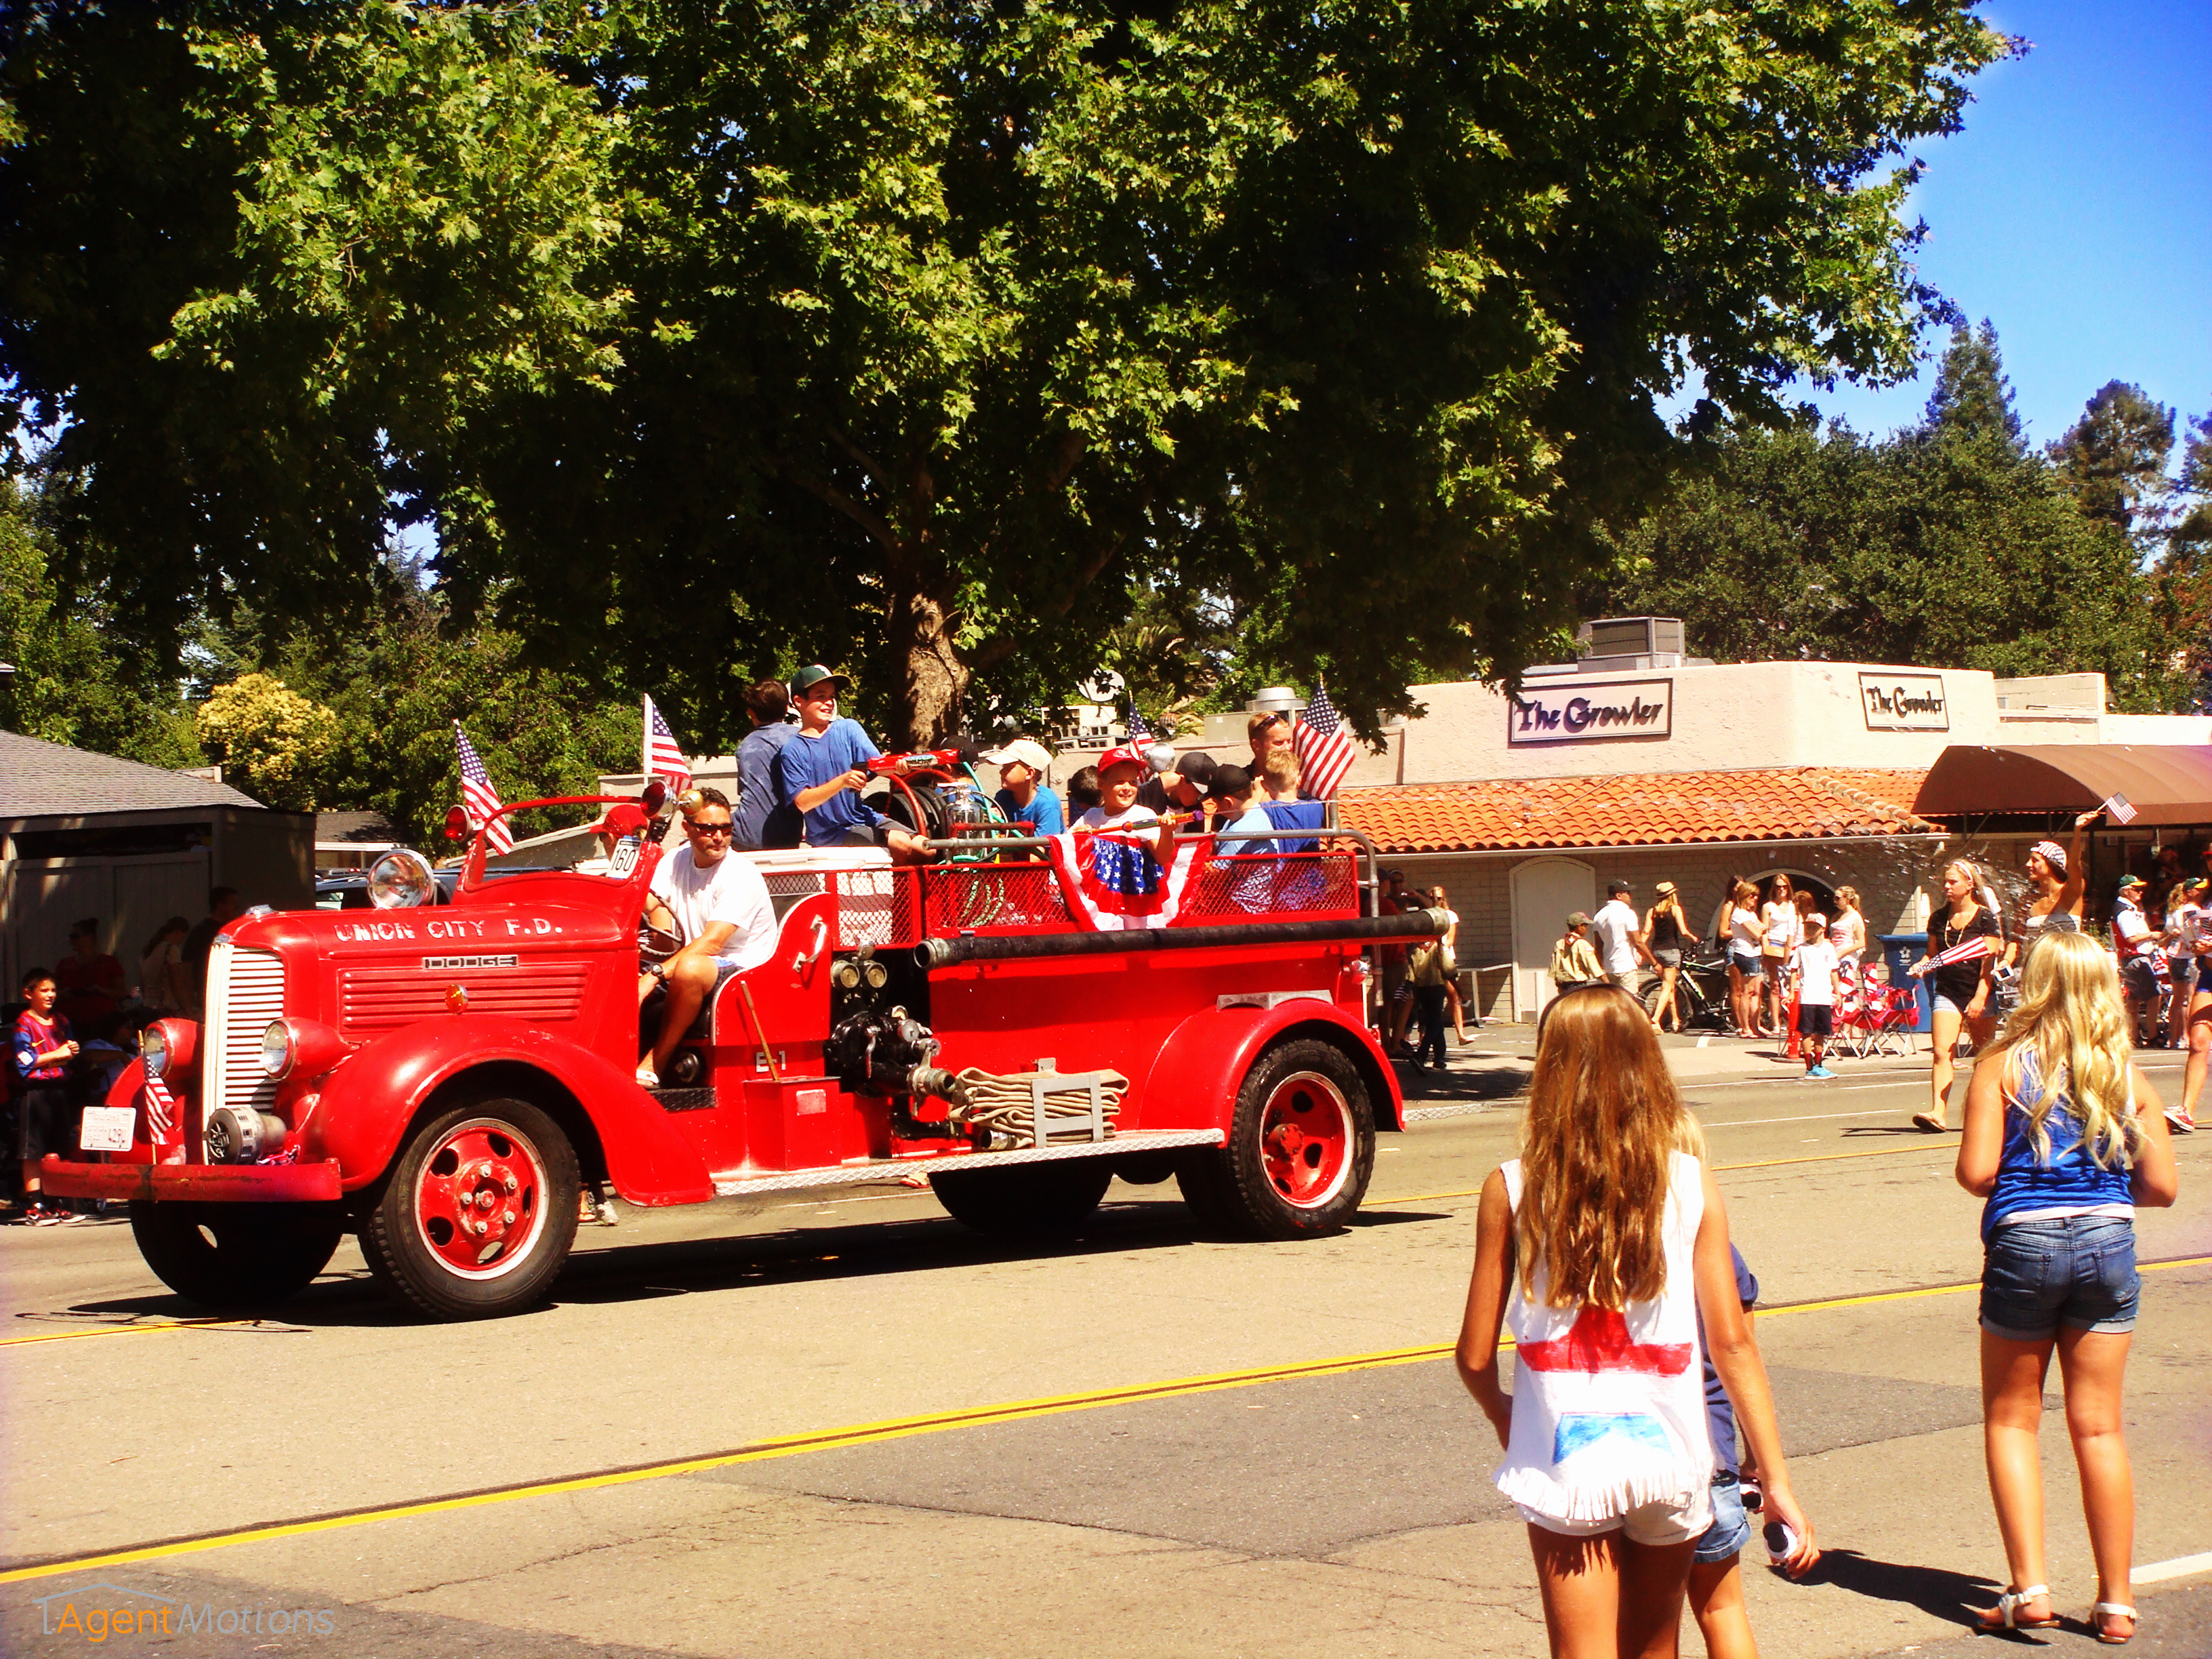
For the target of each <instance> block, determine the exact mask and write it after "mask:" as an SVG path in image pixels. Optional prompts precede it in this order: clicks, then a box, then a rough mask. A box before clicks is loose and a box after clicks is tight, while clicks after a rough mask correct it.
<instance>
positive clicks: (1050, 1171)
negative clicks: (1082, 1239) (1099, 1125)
mask: <svg viewBox="0 0 2212 1659" xmlns="http://www.w3.org/2000/svg"><path fill="white" fill-rule="evenodd" d="M1113 1179H1114V1171H1113V1170H1112V1168H1111V1167H1110V1166H1109V1164H1108V1162H1107V1160H1106V1159H1104V1158H1059V1159H1054V1161H1052V1162H1051V1163H1048V1164H1003V1165H1000V1167H998V1168H996V1169H988V1170H939V1171H938V1172H937V1173H936V1174H934V1175H933V1176H930V1177H929V1185H930V1188H931V1189H932V1190H933V1192H935V1193H936V1194H937V1201H938V1202H939V1204H942V1205H943V1206H945V1212H946V1213H947V1214H949V1215H951V1218H953V1219H954V1220H955V1221H957V1222H959V1223H961V1224H962V1225H963V1226H969V1227H973V1228H974V1229H975V1231H977V1232H979V1233H993V1234H996V1235H998V1236H999V1237H1004V1238H1064V1237H1066V1236H1067V1235H1069V1234H1070V1233H1073V1232H1074V1231H1076V1230H1077V1229H1078V1228H1079V1227H1081V1226H1082V1225H1083V1224H1084V1223H1085V1222H1086V1221H1088V1220H1089V1219H1091V1216H1092V1215H1093V1214H1094V1213H1095V1212H1097V1208H1098V1200H1100V1199H1102V1198H1103V1197H1105V1196H1106V1188H1107V1186H1108V1184H1109V1182H1112V1181H1113Z"/></svg>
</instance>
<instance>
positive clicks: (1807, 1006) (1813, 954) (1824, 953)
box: [1790, 928, 1837, 1079]
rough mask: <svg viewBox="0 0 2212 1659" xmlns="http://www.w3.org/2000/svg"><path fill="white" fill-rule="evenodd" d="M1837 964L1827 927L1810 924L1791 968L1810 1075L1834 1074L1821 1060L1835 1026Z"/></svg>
mask: <svg viewBox="0 0 2212 1659" xmlns="http://www.w3.org/2000/svg"><path fill="white" fill-rule="evenodd" d="M1836 966H1837V964H1836V947H1835V946H1834V945H1831V944H1829V943H1828V935H1827V931H1826V929H1825V928H1820V929H1813V928H1808V929H1807V930H1806V935H1805V942H1804V943H1803V944H1802V945H1799V946H1798V947H1797V948H1796V951H1793V952H1791V954H1790V971H1791V972H1792V973H1794V974H1796V975H1797V1035H1798V1036H1800V1037H1801V1038H1802V1039H1803V1041H1804V1047H1805V1075H1806V1077H1807V1078H1808V1079H1820V1078H1831V1077H1833V1076H1835V1073H1833V1072H1832V1071H1830V1070H1829V1069H1828V1068H1827V1067H1826V1066H1825V1065H1823V1064H1822V1063H1821V1061H1822V1060H1824V1059H1825V1058H1826V1055H1827V1052H1828V1038H1829V1036H1830V1035H1831V1034H1832V1032H1833V1031H1834V1030H1835V1028H1836Z"/></svg>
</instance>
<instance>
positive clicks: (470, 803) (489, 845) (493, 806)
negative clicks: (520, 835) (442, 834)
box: [453, 720, 514, 853]
mask: <svg viewBox="0 0 2212 1659" xmlns="http://www.w3.org/2000/svg"><path fill="white" fill-rule="evenodd" d="M453 741H454V742H455V743H456V744H459V747H460V751H461V810H462V811H464V812H465V813H466V814H467V815H468V820H469V828H471V829H483V831H484V848H485V850H486V851H487V852H491V853H505V852H510V851H512V850H513V847H514V831H513V829H511V828H509V827H508V825H507V820H506V819H505V818H503V817H495V816H494V815H495V813H497V812H498V811H499V807H500V799H499V791H498V790H496V789H495V788H493V787H491V774H490V773H489V772H487V771H485V770H484V763H483V757H482V756H480V755H478V754H477V746H476V744H472V743H471V742H470V741H469V734H468V733H467V732H464V731H462V730H461V723H460V722H459V720H455V721H454V722H453Z"/></svg>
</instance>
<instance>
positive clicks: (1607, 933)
mask: <svg viewBox="0 0 2212 1659" xmlns="http://www.w3.org/2000/svg"><path fill="white" fill-rule="evenodd" d="M1590 931H1591V932H1593V933H1595V934H1596V935H1597V959H1598V965H1599V966H1600V967H1601V968H1603V969H1605V971H1606V972H1607V973H1608V974H1632V973H1634V972H1635V971H1636V946H1635V945H1633V944H1632V943H1631V941H1630V939H1629V935H1630V934H1632V933H1634V932H1635V931H1636V912H1635V911H1634V910H1632V909H1631V908H1629V906H1628V904H1627V903H1626V901H1624V900H1621V899H1613V900H1609V901H1608V902H1607V904H1606V907H1605V908H1603V909H1602V910H1600V911H1599V912H1598V913H1597V915H1595V916H1593V917H1591V918H1590Z"/></svg>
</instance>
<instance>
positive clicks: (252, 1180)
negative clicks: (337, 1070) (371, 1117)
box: [39, 1152, 342, 1204]
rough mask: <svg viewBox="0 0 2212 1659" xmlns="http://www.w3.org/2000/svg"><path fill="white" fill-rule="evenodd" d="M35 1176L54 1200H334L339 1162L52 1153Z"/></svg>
mask: <svg viewBox="0 0 2212 1659" xmlns="http://www.w3.org/2000/svg"><path fill="white" fill-rule="evenodd" d="M39 1179H40V1182H43V1183H44V1185H45V1187H46V1190H47V1191H48V1192H50V1193H52V1194H53V1195H54V1196H55V1197H57V1198H119V1199H126V1200H129V1199H149V1200H156V1201H165V1202H168V1203H192V1204H315V1203H327V1202H331V1201H334V1200H337V1198H339V1197H340V1196H341V1195H342V1194H341V1193H340V1191H339V1188H338V1164H337V1159H336V1158H331V1160H330V1161H328V1162H327V1163H324V1164H65V1163H64V1162H63V1161H62V1160H61V1159H60V1158H57V1157H55V1156H54V1155H53V1154H52V1152H49V1153H47V1154H46V1158H45V1161H44V1162H42V1163H41V1164H40V1165H39Z"/></svg>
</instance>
